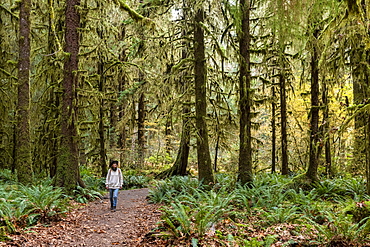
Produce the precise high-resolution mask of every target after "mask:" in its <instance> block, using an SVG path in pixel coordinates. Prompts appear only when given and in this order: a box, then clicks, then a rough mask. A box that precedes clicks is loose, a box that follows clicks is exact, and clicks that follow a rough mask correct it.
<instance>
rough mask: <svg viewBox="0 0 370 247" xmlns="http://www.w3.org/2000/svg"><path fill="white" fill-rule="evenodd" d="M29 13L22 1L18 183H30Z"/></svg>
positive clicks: (27, 3) (28, 2) (28, 4)
mask: <svg viewBox="0 0 370 247" xmlns="http://www.w3.org/2000/svg"><path fill="white" fill-rule="evenodd" d="M30 13H31V0H22V1H21V8H20V13H19V61H18V104H17V124H16V143H15V168H16V169H17V177H18V181H19V182H21V183H24V184H27V183H30V182H32V158H31V140H30V139H31V138H30V51H31V45H30V26H31V22H30Z"/></svg>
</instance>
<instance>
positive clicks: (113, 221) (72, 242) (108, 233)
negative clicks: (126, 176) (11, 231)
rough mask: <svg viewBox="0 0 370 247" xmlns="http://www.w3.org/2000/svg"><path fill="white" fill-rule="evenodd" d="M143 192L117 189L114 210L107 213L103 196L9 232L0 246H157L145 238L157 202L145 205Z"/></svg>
mask: <svg viewBox="0 0 370 247" xmlns="http://www.w3.org/2000/svg"><path fill="white" fill-rule="evenodd" d="M147 195H148V189H145V188H144V189H133V190H121V191H120V192H119V196H118V205H117V211H116V212H111V210H110V209H109V207H110V203H109V199H108V198H107V197H105V198H104V199H103V200H97V201H94V202H91V203H89V204H87V205H86V206H85V207H79V208H76V209H75V210H73V211H71V212H70V213H68V215H67V217H64V218H63V219H62V220H60V221H58V222H54V223H50V224H49V225H47V226H46V225H38V226H36V227H33V228H30V229H28V230H27V232H24V233H21V234H18V235H13V236H11V238H12V240H11V241H8V242H7V243H1V242H0V246H25V247H26V246H32V247H36V246H40V247H41V246H42V247H44V246H61V247H67V246H89V247H100V246H133V247H134V246H161V245H156V244H154V245H153V244H150V243H148V241H147V240H145V238H146V237H145V235H146V234H147V233H149V232H150V231H151V230H152V229H154V228H155V227H156V223H157V222H158V221H159V220H160V215H161V212H160V211H159V210H158V207H159V205H157V204H149V203H148V201H147V200H146V197H147ZM3 244H4V245H3Z"/></svg>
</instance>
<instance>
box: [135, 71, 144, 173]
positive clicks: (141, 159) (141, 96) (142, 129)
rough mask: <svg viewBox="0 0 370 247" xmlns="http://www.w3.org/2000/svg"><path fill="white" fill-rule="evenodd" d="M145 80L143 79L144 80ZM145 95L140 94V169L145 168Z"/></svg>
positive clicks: (138, 134)
mask: <svg viewBox="0 0 370 247" xmlns="http://www.w3.org/2000/svg"><path fill="white" fill-rule="evenodd" d="M142 79H143V78H142ZM144 122H145V95H144V93H141V94H140V97H139V102H138V119H137V126H138V130H137V140H138V162H139V163H138V167H143V165H144V156H145V124H144Z"/></svg>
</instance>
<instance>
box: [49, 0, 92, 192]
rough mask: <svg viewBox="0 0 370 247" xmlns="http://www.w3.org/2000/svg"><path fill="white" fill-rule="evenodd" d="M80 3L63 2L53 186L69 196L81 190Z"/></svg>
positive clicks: (72, 0)
mask: <svg viewBox="0 0 370 247" xmlns="http://www.w3.org/2000/svg"><path fill="white" fill-rule="evenodd" d="M79 5H80V0H67V1H66V12H65V13H66V31H65V43H66V44H67V45H66V47H65V52H66V57H65V63H64V79H63V83H62V85H63V96H62V113H61V114H62V118H61V146H60V150H59V157H58V167H57V174H56V179H55V183H56V185H58V186H60V187H64V189H65V191H66V192H67V193H68V194H72V193H73V190H74V189H75V188H76V186H77V185H80V186H82V187H84V186H85V185H84V183H83V182H82V180H81V177H80V173H79V167H78V146H77V138H78V136H77V129H76V112H77V103H76V101H77V97H76V87H77V80H78V76H77V71H78V51H79V33H78V28H79V24H80V16H79V13H78V6H79Z"/></svg>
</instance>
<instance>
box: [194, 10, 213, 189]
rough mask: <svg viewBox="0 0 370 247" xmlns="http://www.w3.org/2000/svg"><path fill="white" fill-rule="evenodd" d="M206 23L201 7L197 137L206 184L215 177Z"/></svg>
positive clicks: (198, 13) (196, 66)
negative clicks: (208, 112) (207, 80)
mask: <svg viewBox="0 0 370 247" xmlns="http://www.w3.org/2000/svg"><path fill="white" fill-rule="evenodd" d="M203 22H204V10H203V7H202V6H200V7H199V9H197V10H196V12H195V30H194V60H195V64H194V70H195V71H194V72H195V75H194V81H195V112H196V117H195V119H196V128H197V129H196V135H197V154H198V173H199V180H200V181H202V182H203V183H204V184H210V183H214V175H213V169H212V163H211V156H210V152H209V142H208V129H207V123H206V117H207V95H206V83H207V82H206V77H207V75H206V73H207V72H206V63H205V44H204V31H203V28H202V25H201V23H203Z"/></svg>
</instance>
